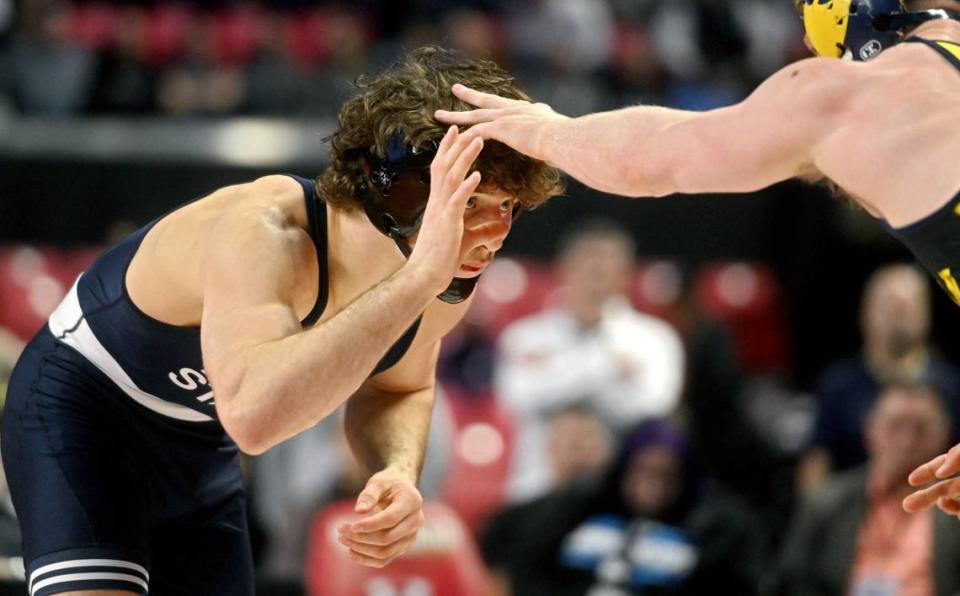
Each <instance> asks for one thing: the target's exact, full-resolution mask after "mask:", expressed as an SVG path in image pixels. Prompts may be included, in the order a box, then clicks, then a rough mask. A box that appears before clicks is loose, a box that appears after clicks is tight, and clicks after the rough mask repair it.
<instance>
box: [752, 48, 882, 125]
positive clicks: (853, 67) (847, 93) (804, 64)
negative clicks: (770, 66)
mask: <svg viewBox="0 0 960 596" xmlns="http://www.w3.org/2000/svg"><path fill="white" fill-rule="evenodd" d="M869 76H870V73H869V71H868V70H867V69H866V68H865V67H864V65H863V64H861V63H856V62H850V61H845V60H836V59H832V58H807V59H804V60H799V61H797V62H794V63H793V64H788V65H787V66H785V67H783V68H781V69H780V70H779V71H777V72H776V73H774V74H773V75H771V76H770V78H768V79H767V80H766V81H765V82H764V83H763V84H762V85H761V86H760V87H759V88H758V89H757V91H756V92H755V93H754V96H758V97H762V98H767V99H772V100H775V101H779V102H783V103H785V104H787V105H788V106H790V107H791V108H794V109H795V110H796V111H797V114H798V115H799V114H802V113H808V114H823V113H835V112H838V111H842V110H844V109H846V108H847V107H849V106H850V105H851V101H852V100H853V99H854V98H855V96H856V94H857V92H858V90H859V89H860V88H861V87H862V85H863V83H864V81H865V80H866V78H867V77H869Z"/></svg>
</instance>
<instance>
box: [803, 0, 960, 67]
mask: <svg viewBox="0 0 960 596" xmlns="http://www.w3.org/2000/svg"><path fill="white" fill-rule="evenodd" d="M940 19H960V14H958V13H956V12H953V11H949V10H920V11H911V12H908V11H907V9H906V5H905V4H904V2H903V0H804V3H803V25H804V29H806V32H807V38H808V39H809V40H810V44H811V45H812V46H813V48H814V51H815V52H816V53H817V55H819V56H826V57H831V58H846V59H852V60H857V61H867V60H870V59H872V58H876V57H877V56H878V55H879V54H880V52H882V51H883V50H885V49H887V48H889V47H890V46H893V45H894V44H896V43H898V42H899V41H900V40H901V38H902V37H903V32H904V30H906V29H908V28H909V27H914V26H916V25H919V24H921V23H925V22H927V21H935V20H940Z"/></svg>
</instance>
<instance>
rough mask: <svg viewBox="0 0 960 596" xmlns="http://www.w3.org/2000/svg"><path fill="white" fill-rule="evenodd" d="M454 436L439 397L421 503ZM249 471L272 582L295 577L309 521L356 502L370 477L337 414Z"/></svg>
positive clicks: (438, 478)
mask: <svg viewBox="0 0 960 596" xmlns="http://www.w3.org/2000/svg"><path fill="white" fill-rule="evenodd" d="M452 436H453V420H452V418H451V414H450V411H449V407H448V405H447V404H446V398H445V397H444V396H443V394H442V392H441V393H438V395H437V401H436V405H435V407H434V415H433V418H432V420H431V424H430V442H429V444H428V445H427V455H426V460H425V461H424V467H423V472H422V474H421V477H420V486H419V488H420V492H421V494H423V496H424V498H427V499H429V498H432V497H435V496H436V495H438V494H439V492H440V490H441V488H442V485H443V481H444V478H445V476H446V471H447V468H448V460H449V452H450V449H451V443H452V442H453V438H452ZM253 466H254V467H253V473H252V482H253V490H252V491H251V496H252V499H251V500H252V502H253V507H254V508H255V509H256V513H257V517H258V518H259V519H260V521H261V523H262V524H263V526H264V528H265V531H266V534H267V536H266V541H267V544H266V553H265V555H264V563H263V567H262V569H261V571H262V572H263V573H264V574H265V575H266V576H270V577H275V578H286V579H294V578H298V577H300V574H301V573H302V571H303V557H304V548H305V541H306V532H307V529H308V526H309V521H310V519H311V518H312V517H313V515H314V514H315V513H316V512H317V511H318V510H319V509H321V508H322V507H323V506H325V505H326V504H328V503H330V502H332V501H336V500H339V499H344V498H349V499H355V498H356V495H357V494H358V493H359V492H360V491H361V490H363V485H364V483H366V481H367V475H368V474H367V472H366V471H365V470H364V469H363V468H362V467H361V466H360V465H359V464H358V463H357V461H356V458H354V456H353V452H352V451H351V450H350V447H349V445H348V444H347V440H346V436H345V435H344V432H343V419H342V416H341V415H337V416H328V417H327V418H325V419H324V420H323V421H321V422H320V424H318V425H316V426H315V427H313V428H312V429H310V430H308V431H304V432H302V433H300V434H299V435H297V436H295V437H293V438H292V439H289V440H287V441H284V442H283V443H281V444H279V445H277V446H276V447H274V448H273V449H271V450H270V451H268V452H266V453H264V454H263V455H261V456H259V457H257V458H254V459H253Z"/></svg>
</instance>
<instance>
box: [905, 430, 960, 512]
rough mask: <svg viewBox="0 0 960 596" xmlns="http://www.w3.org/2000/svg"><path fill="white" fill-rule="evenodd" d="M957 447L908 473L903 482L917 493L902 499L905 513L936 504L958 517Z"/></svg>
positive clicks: (959, 461)
mask: <svg viewBox="0 0 960 596" xmlns="http://www.w3.org/2000/svg"><path fill="white" fill-rule="evenodd" d="M958 472H960V445H955V446H954V447H953V448H951V449H950V451H948V452H947V453H944V454H942V455H938V456H937V457H935V458H933V459H931V460H930V461H928V462H927V463H925V464H923V465H921V466H919V467H918V468H917V469H916V470H914V471H913V472H911V473H910V476H909V477H908V478H907V481H908V482H909V483H910V486H914V487H917V490H916V491H914V492H913V493H911V494H910V496H908V497H907V498H906V499H904V500H903V508H904V510H905V511H908V512H910V513H915V512H917V511H923V510H924V509H928V508H930V507H932V506H933V505H936V506H937V507H939V508H940V509H941V510H943V512H944V513H946V514H948V515H958V514H960V503H958V500H960V477H958V476H957V473H958Z"/></svg>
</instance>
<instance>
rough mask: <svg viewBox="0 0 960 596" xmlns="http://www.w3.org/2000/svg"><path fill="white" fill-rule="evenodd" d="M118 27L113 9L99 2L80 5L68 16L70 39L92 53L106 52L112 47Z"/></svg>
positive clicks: (116, 16)
mask: <svg viewBox="0 0 960 596" xmlns="http://www.w3.org/2000/svg"><path fill="white" fill-rule="evenodd" d="M119 26H120V16H119V14H118V13H117V9H116V8H115V7H113V6H110V5H109V4H105V3H100V2H93V3H90V4H81V5H79V6H76V7H74V9H73V11H72V13H71V15H70V39H71V40H73V41H74V42H76V43H79V44H81V45H83V46H85V47H87V48H90V49H91V50H94V51H102V50H106V49H109V48H110V47H111V46H112V45H113V43H114V41H115V39H116V35H117V30H118V27H119Z"/></svg>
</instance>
